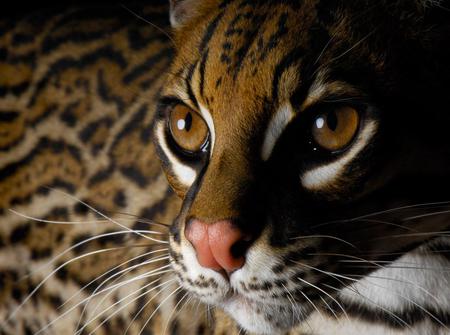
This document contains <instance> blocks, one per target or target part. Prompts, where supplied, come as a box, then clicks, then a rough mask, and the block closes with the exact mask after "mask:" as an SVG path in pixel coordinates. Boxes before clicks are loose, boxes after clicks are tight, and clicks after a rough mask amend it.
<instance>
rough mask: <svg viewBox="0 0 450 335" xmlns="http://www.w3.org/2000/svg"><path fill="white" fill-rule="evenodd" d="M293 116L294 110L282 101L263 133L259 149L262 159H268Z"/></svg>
mask: <svg viewBox="0 0 450 335" xmlns="http://www.w3.org/2000/svg"><path fill="white" fill-rule="evenodd" d="M294 116H295V113H294V110H293V108H292V105H291V104H290V103H289V102H286V103H284V104H283V105H282V106H281V107H280V108H278V110H277V112H276V113H275V115H274V116H273V117H272V119H271V120H270V122H269V125H268V127H267V129H266V133H265V135H264V142H263V145H262V149H261V157H262V159H263V160H264V161H266V160H268V159H269V157H270V155H271V154H272V150H273V148H274V147H275V144H276V143H277V141H278V139H279V138H280V136H281V134H282V133H283V131H284V129H286V127H287V125H288V124H289V122H290V121H291V120H292V119H293V118H294Z"/></svg>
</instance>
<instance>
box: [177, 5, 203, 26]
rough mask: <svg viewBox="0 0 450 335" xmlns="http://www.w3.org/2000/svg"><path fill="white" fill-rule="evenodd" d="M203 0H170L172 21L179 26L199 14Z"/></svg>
mask: <svg viewBox="0 0 450 335" xmlns="http://www.w3.org/2000/svg"><path fill="white" fill-rule="evenodd" d="M200 2H201V0H170V23H171V24H172V27H174V28H179V27H181V26H183V25H184V24H185V23H186V22H187V21H189V19H191V18H192V17H194V16H195V15H196V14H197V8H198V4H199V3H200Z"/></svg>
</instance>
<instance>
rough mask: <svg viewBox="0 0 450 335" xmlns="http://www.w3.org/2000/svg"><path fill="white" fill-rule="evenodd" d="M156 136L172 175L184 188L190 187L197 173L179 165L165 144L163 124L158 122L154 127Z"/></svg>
mask: <svg viewBox="0 0 450 335" xmlns="http://www.w3.org/2000/svg"><path fill="white" fill-rule="evenodd" d="M156 136H157V137H158V140H159V141H158V143H159V145H160V146H161V149H162V150H163V151H164V153H165V154H166V156H167V158H168V159H169V160H170V163H171V169H172V171H173V173H174V174H175V175H176V176H177V177H178V180H179V182H180V183H182V184H183V185H184V186H187V187H189V186H191V185H192V184H193V183H194V181H195V179H196V178H197V173H196V172H195V170H194V169H192V168H190V167H189V166H187V165H185V164H183V163H181V162H180V161H179V160H178V159H177V158H176V157H175V155H173V154H172V152H171V151H170V149H169V147H168V145H167V142H166V137H165V136H164V122H159V124H158V125H157V126H156Z"/></svg>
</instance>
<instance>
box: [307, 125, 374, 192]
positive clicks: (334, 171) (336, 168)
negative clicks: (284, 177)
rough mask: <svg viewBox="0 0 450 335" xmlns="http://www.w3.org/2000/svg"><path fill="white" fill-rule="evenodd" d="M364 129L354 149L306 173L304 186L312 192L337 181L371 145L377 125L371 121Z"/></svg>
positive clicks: (353, 146) (353, 145)
mask: <svg viewBox="0 0 450 335" xmlns="http://www.w3.org/2000/svg"><path fill="white" fill-rule="evenodd" d="M363 127H364V128H363V129H362V131H361V132H360V133H359V135H358V137H357V138H356V141H355V143H354V144H352V147H351V148H350V149H349V150H348V151H347V152H346V153H345V154H344V155H343V156H341V157H340V158H339V159H338V160H336V161H334V162H332V163H329V164H327V165H322V166H319V167H317V168H314V169H312V170H309V171H307V172H305V173H304V174H303V176H301V177H300V179H301V183H302V185H303V186H304V187H305V188H307V189H310V190H318V189H323V188H325V187H326V186H327V185H328V184H330V183H332V182H334V181H336V180H337V179H338V178H339V177H340V176H341V174H342V173H343V172H344V170H345V167H346V166H347V164H348V163H349V162H350V161H352V160H353V159H354V158H355V157H356V156H357V155H358V153H359V152H361V150H362V149H363V148H364V147H365V146H366V145H367V144H368V143H369V141H370V139H371V138H372V137H373V135H374V134H375V131H376V128H377V124H376V122H375V121H373V120H370V121H368V122H367V124H366V125H364V126H363Z"/></svg>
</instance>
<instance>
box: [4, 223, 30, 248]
mask: <svg viewBox="0 0 450 335" xmlns="http://www.w3.org/2000/svg"><path fill="white" fill-rule="evenodd" d="M30 230H31V228H30V225H29V224H24V225H21V226H18V227H16V228H14V230H13V231H12V232H11V235H10V236H9V241H10V242H11V243H12V244H14V243H18V242H21V241H23V240H25V239H26V238H27V237H28V235H29V234H30Z"/></svg>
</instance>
